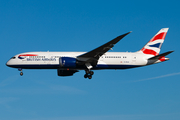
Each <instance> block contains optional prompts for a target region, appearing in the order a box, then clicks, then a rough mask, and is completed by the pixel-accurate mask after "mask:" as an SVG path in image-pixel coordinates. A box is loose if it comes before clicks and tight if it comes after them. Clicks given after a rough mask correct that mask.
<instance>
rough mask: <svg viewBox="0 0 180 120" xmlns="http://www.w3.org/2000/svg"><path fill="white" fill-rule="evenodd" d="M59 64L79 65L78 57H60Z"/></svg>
mask: <svg viewBox="0 0 180 120" xmlns="http://www.w3.org/2000/svg"><path fill="white" fill-rule="evenodd" d="M59 65H60V67H61V68H75V67H76V65H77V60H76V58H72V57H60V58H59Z"/></svg>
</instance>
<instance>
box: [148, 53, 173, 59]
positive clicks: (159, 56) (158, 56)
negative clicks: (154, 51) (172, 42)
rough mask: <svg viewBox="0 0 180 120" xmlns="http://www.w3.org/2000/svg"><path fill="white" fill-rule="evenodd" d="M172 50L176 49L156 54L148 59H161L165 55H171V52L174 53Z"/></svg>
mask: <svg viewBox="0 0 180 120" xmlns="http://www.w3.org/2000/svg"><path fill="white" fill-rule="evenodd" d="M172 52H174V51H168V52H165V53H162V54H159V55H157V56H154V57H151V58H149V59H148V60H155V59H161V58H162V57H165V56H166V55H169V54H170V53H172Z"/></svg>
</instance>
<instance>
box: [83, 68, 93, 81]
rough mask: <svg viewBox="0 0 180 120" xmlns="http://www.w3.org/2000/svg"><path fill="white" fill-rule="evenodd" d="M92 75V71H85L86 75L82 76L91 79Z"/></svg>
mask: <svg viewBox="0 0 180 120" xmlns="http://www.w3.org/2000/svg"><path fill="white" fill-rule="evenodd" d="M93 74H94V72H93V71H89V70H86V74H85V75H84V78H89V79H91V78H92V75H93Z"/></svg>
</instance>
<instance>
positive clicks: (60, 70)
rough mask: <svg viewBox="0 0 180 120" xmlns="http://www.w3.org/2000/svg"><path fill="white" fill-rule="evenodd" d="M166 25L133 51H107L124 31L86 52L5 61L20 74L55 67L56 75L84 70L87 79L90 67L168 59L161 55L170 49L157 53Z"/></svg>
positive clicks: (24, 55) (122, 66)
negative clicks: (24, 70) (24, 71)
mask: <svg viewBox="0 0 180 120" xmlns="http://www.w3.org/2000/svg"><path fill="white" fill-rule="evenodd" d="M168 29H169V28H162V29H161V30H160V31H159V32H158V33H157V34H156V35H155V36H154V37H153V38H152V39H150V41H149V42H148V43H147V44H146V45H145V46H144V47H143V48H142V49H140V50H139V51H137V52H107V51H109V50H112V48H113V47H114V45H115V44H116V43H118V42H119V41H120V40H121V39H122V38H124V37H125V36H126V35H128V34H129V33H131V32H128V33H125V34H123V35H120V36H118V37H116V38H115V39H113V40H111V41H109V42H107V43H105V44H103V45H101V46H100V47H97V48H96V49H93V50H91V51H89V52H49V51H48V52H26V53H21V54H17V55H15V56H13V57H12V58H11V59H10V60H9V61H8V62H7V63H6V65H7V66H8V67H12V68H18V70H19V71H21V72H20V75H21V76H22V75H23V72H22V70H23V69H57V74H58V76H72V75H73V74H74V73H76V72H79V71H80V70H84V71H85V75H84V78H88V79H91V78H92V75H93V74H94V72H93V70H102V69H130V68H136V67H142V66H147V65H152V64H156V63H160V62H164V61H167V60H169V58H166V57H165V56H166V55H168V54H170V53H172V52H174V51H168V52H165V53H162V54H159V52H160V49H161V46H162V44H163V42H164V39H165V37H166V34H167V31H168Z"/></svg>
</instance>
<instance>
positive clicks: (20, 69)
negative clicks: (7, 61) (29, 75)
mask: <svg viewBox="0 0 180 120" xmlns="http://www.w3.org/2000/svg"><path fill="white" fill-rule="evenodd" d="M18 70H19V71H21V72H20V75H21V76H23V72H22V68H18Z"/></svg>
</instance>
